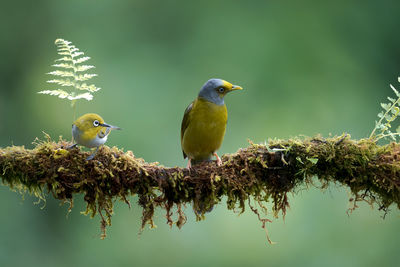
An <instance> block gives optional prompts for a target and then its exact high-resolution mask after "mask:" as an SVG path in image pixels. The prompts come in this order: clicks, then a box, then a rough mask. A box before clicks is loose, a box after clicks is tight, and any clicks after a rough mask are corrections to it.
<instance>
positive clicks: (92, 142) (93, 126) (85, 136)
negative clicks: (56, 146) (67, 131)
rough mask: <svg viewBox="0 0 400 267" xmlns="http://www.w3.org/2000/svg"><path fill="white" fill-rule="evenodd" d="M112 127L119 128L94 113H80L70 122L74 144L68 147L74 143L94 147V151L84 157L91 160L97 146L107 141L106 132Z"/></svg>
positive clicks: (97, 148)
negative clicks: (80, 114) (79, 115)
mask: <svg viewBox="0 0 400 267" xmlns="http://www.w3.org/2000/svg"><path fill="white" fill-rule="evenodd" d="M112 129H115V130H121V128H119V127H117V126H112V125H109V124H107V123H105V122H104V120H103V118H102V117H100V116H99V115H97V114H95V113H87V114H85V115H82V116H81V117H79V118H78V119H77V120H76V121H75V122H74V123H73V124H72V136H73V138H74V141H75V144H73V145H72V146H70V148H71V147H75V146H76V145H82V146H85V147H88V148H96V151H95V152H94V153H93V154H91V155H90V156H89V157H87V158H86V160H91V159H93V158H94V156H95V155H96V153H97V151H98V150H99V147H100V146H101V145H103V144H104V143H105V142H106V141H107V138H108V134H109V133H110V132H111V130H112Z"/></svg>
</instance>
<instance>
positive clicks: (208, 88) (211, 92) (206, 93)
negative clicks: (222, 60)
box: [199, 79, 242, 105]
mask: <svg viewBox="0 0 400 267" xmlns="http://www.w3.org/2000/svg"><path fill="white" fill-rule="evenodd" d="M241 89H242V87H240V86H237V85H233V84H231V83H229V82H227V81H225V80H222V79H210V80H208V81H207V82H206V83H205V84H204V85H203V87H202V88H201V90H200V92H199V97H201V98H204V99H206V100H207V101H210V102H212V103H215V104H217V105H224V96H225V95H226V94H227V93H229V92H231V91H234V90H241Z"/></svg>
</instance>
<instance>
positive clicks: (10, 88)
mask: <svg viewBox="0 0 400 267" xmlns="http://www.w3.org/2000/svg"><path fill="white" fill-rule="evenodd" d="M282 2H283V1H152V0H147V1H133V0H131V1H94V0H91V1H78V0H71V1H59V0H47V1H41V0H38V1H26V0H25V1H18V0H16V1H8V2H4V3H2V7H1V9H0V29H1V31H0V32H1V37H0V40H1V42H0V53H1V59H0V146H1V147H6V146H9V145H11V144H15V145H25V146H26V147H27V148H31V147H32V144H31V142H32V141H33V140H34V138H35V137H42V136H43V134H42V131H45V132H46V133H48V134H50V135H51V136H52V137H53V138H54V139H57V138H58V136H59V135H62V136H64V137H65V138H67V139H69V138H70V128H71V122H72V110H71V108H70V107H69V103H68V102H67V101H65V100H60V99H57V98H55V97H51V96H45V95H39V94H37V93H36V92H37V91H40V90H45V89H54V87H52V86H51V85H50V84H47V83H46V80H48V79H49V78H50V77H49V76H48V75H46V74H45V73H47V72H49V71H51V70H52V68H51V67H50V65H51V64H53V61H54V60H55V59H56V58H58V55H57V54H56V47H55V45H54V40H55V39H56V38H64V39H66V40H69V41H72V42H73V43H74V44H75V45H76V46H77V47H79V48H80V49H81V50H82V51H84V52H85V53H86V54H87V55H88V56H90V57H92V59H91V60H90V61H88V64H93V65H95V66H96V69H95V70H94V72H95V73H97V74H98V75H99V76H98V77H96V78H95V79H93V80H92V81H93V82H94V83H95V84H96V85H97V86H99V87H101V88H102V90H101V91H99V92H98V93H96V94H95V98H94V101H91V102H87V101H85V100H82V101H80V102H78V106H77V113H78V115H80V114H83V113H86V112H96V113H99V114H101V115H102V116H103V118H104V119H105V120H106V121H107V122H109V123H111V124H115V125H118V126H120V127H122V128H123V131H120V132H115V133H113V134H112V136H111V137H110V138H109V141H108V145H109V146H113V145H116V146H118V147H120V148H124V149H126V150H132V151H133V152H134V154H135V155H136V156H138V157H143V158H145V159H146V161H158V162H160V163H161V164H163V165H166V166H175V165H178V166H184V165H185V161H184V160H183V159H182V155H181V149H180V140H179V134H180V123H181V118H182V115H183V111H184V109H185V108H186V106H187V105H188V104H189V103H190V101H192V100H193V99H194V98H195V96H196V95H197V93H198V90H199V89H200V87H201V86H202V85H203V83H204V82H205V81H207V80H208V79H209V78H213V77H218V78H223V79H226V80H228V81H230V82H232V83H235V84H239V85H241V86H243V87H244V88H245V90H243V91H241V92H235V93H233V94H230V95H228V96H227V98H226V103H227V106H228V110H229V122H228V126H227V133H226V136H225V141H224V143H223V145H222V148H221V149H220V154H223V153H232V152H235V151H236V150H237V149H238V148H240V147H244V146H247V145H248V143H247V139H248V138H249V139H251V140H253V141H255V142H264V141H265V140H267V139H268V138H274V137H277V138H289V137H293V136H297V135H307V136H311V135H315V134H318V133H320V134H322V135H323V136H328V135H329V134H333V135H340V134H342V133H343V132H347V133H350V134H351V135H352V137H353V138H362V137H366V136H368V134H369V133H370V132H371V130H372V128H373V126H374V120H375V118H376V114H377V113H378V112H379V110H380V106H379V103H380V102H382V101H385V98H386V96H389V95H391V94H392V92H391V90H390V88H389V83H392V84H393V85H397V84H398V83H397V76H398V75H400V50H399V47H400V35H399V34H398V28H399V25H400V19H399V11H400V2H399V1H381V2H379V1H362V3H361V2H360V3H359V4H356V3H349V1H331V2H329V3H328V1H290V3H289V1H287V2H285V3H282ZM348 198H349V192H348V191H347V190H345V189H343V188H340V187H339V186H334V185H333V186H331V187H330V188H329V189H328V190H327V191H325V192H321V191H319V190H317V189H312V188H310V189H307V190H303V191H301V192H298V193H296V194H294V195H291V196H290V201H291V209H290V210H289V212H288V214H287V216H286V220H285V221H283V220H282V219H278V220H274V222H273V223H272V224H269V225H268V228H269V232H270V236H271V238H272V240H273V241H277V242H278V244H276V245H273V246H271V245H266V238H265V235H264V232H263V230H262V229H261V227H260V223H259V221H258V220H257V218H256V216H254V215H253V214H252V213H251V212H249V211H247V212H246V213H245V214H244V215H242V216H240V217H238V216H237V215H236V214H233V213H232V212H231V211H227V210H226V208H225V205H224V204H223V203H222V204H220V205H219V206H218V207H217V208H215V209H214V211H213V212H212V213H210V214H208V215H207V219H206V220H205V221H202V222H196V221H195V218H194V216H193V215H192V211H191V208H190V207H187V209H186V211H187V212H186V213H187V215H188V222H187V224H186V225H185V226H184V227H183V229H181V230H177V229H175V228H174V229H172V230H170V229H169V227H168V226H167V225H166V224H165V218H164V213H163V212H160V211H158V212H157V216H156V223H157V225H158V228H157V229H155V230H145V232H144V233H143V234H142V235H141V236H140V238H138V235H137V233H138V229H139V227H140V216H141V214H140V210H139V208H138V206H137V205H136V204H134V205H133V207H132V209H131V210H129V209H128V208H127V206H126V205H124V204H122V203H119V202H118V203H116V209H115V216H114V217H113V225H112V226H111V227H109V229H108V237H107V238H106V240H104V241H102V240H100V239H99V234H100V232H99V218H97V217H96V218H95V219H93V220H91V219H89V218H88V217H85V216H83V215H80V214H79V212H80V211H82V210H84V207H85V206H84V203H83V201H82V196H77V197H76V203H75V208H74V209H73V211H72V213H71V214H70V215H69V217H68V218H66V216H65V215H66V211H67V207H66V206H61V207H60V206H59V202H58V201H55V200H53V199H52V197H51V196H49V197H48V198H47V205H46V206H45V207H44V208H43V209H40V205H34V204H33V201H34V198H32V197H29V196H26V197H25V200H22V199H21V196H20V195H19V194H17V193H15V192H12V191H10V190H9V189H8V187H5V186H2V187H0V210H1V211H2V215H1V217H0V224H1V227H0V262H1V265H2V266H93V265H97V266H205V265H207V266H243V265H246V266H266V265H268V266H322V265H323V266H377V265H378V264H379V266H395V265H397V264H398V261H399V260H400V254H399V253H398V252H399V250H398V249H399V246H400V234H399V226H400V224H399V212H398V210H397V208H396V207H393V208H392V212H391V213H389V215H388V216H387V218H386V219H385V220H382V218H381V216H382V213H379V212H378V211H377V210H376V208H375V209H371V208H370V207H369V206H368V205H365V204H362V205H360V208H359V209H357V210H356V211H355V212H354V213H353V214H352V215H351V216H350V217H348V216H347V215H346V209H347V208H348V203H347V199H348ZM131 201H132V202H133V203H135V202H136V198H132V199H131Z"/></svg>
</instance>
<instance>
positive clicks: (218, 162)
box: [214, 153, 222, 167]
mask: <svg viewBox="0 0 400 267" xmlns="http://www.w3.org/2000/svg"><path fill="white" fill-rule="evenodd" d="M214 156H215V157H216V158H217V166H218V167H219V166H221V165H222V160H221V158H220V157H218V155H217V153H214Z"/></svg>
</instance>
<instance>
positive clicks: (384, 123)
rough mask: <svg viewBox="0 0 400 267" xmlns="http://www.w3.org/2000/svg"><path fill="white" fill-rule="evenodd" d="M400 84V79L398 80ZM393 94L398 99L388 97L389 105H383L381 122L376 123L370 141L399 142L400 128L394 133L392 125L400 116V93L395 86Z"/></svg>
mask: <svg viewBox="0 0 400 267" xmlns="http://www.w3.org/2000/svg"><path fill="white" fill-rule="evenodd" d="M398 81H399V82H400V77H399V78H398ZM390 88H392V90H393V92H394V93H395V94H396V97H397V99H394V98H391V97H388V98H387V99H388V100H389V102H388V103H381V107H382V108H383V110H382V111H381V112H379V113H378V118H379V121H375V128H374V129H373V130H372V132H371V135H370V136H369V139H373V140H375V141H376V142H377V141H379V140H380V139H382V138H388V137H389V138H391V140H393V141H395V142H396V141H397V137H399V136H400V126H399V127H397V129H396V130H395V131H394V132H392V130H391V129H392V124H393V122H394V121H395V120H396V119H397V117H398V116H399V115H400V93H399V92H398V91H397V90H396V88H395V87H394V86H393V85H390Z"/></svg>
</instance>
